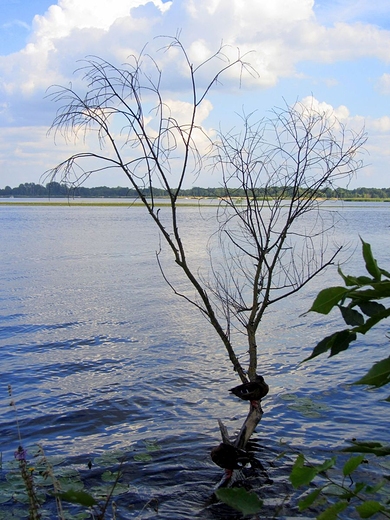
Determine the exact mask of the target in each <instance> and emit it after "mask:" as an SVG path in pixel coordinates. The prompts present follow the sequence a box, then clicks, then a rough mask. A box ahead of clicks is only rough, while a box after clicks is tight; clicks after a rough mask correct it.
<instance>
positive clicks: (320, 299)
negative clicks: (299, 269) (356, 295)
mask: <svg viewBox="0 0 390 520" xmlns="http://www.w3.org/2000/svg"><path fill="white" fill-rule="evenodd" d="M348 292H349V291H348V289H346V288H345V287H328V288H327V289H323V290H322V291H320V292H319V293H318V295H317V297H316V299H315V300H314V303H313V305H312V306H311V308H310V309H309V311H313V312H318V313H320V314H329V312H330V311H331V310H332V309H333V307H334V306H335V305H337V304H339V303H340V302H341V301H342V300H343V299H344V297H345V296H346V294H347V293H348Z"/></svg>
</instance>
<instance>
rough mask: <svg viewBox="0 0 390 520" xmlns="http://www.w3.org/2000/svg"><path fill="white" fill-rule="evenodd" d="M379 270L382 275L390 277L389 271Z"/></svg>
mask: <svg viewBox="0 0 390 520" xmlns="http://www.w3.org/2000/svg"><path fill="white" fill-rule="evenodd" d="M380 272H381V273H382V274H383V276H386V278H390V273H389V271H385V270H384V269H380Z"/></svg>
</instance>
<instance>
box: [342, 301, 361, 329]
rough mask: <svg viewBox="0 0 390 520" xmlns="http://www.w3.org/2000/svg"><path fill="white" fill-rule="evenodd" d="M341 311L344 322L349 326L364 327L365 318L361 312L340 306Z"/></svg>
mask: <svg viewBox="0 0 390 520" xmlns="http://www.w3.org/2000/svg"><path fill="white" fill-rule="evenodd" d="M339 309H340V311H341V315H342V317H343V320H344V321H345V323H346V324H347V325H351V326H352V327H355V326H356V325H363V323H364V318H363V316H362V315H361V314H360V312H359V311H356V310H355V309H351V308H350V307H344V306H342V305H339Z"/></svg>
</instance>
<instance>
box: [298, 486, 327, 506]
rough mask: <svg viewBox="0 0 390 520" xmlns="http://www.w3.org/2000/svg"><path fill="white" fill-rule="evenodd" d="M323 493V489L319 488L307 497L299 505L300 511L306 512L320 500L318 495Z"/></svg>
mask: <svg viewBox="0 0 390 520" xmlns="http://www.w3.org/2000/svg"><path fill="white" fill-rule="evenodd" d="M321 491H322V489H321V488H317V489H315V490H314V491H312V492H311V493H309V494H308V495H306V496H305V498H303V499H302V500H300V501H299V503H298V507H299V511H304V510H305V509H307V508H308V507H310V506H312V505H313V504H314V502H315V501H316V499H317V498H318V495H319V494H320V493H321Z"/></svg>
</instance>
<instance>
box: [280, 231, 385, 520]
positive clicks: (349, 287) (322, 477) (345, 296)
mask: <svg viewBox="0 0 390 520" xmlns="http://www.w3.org/2000/svg"><path fill="white" fill-rule="evenodd" d="M361 242H362V256H363V260H364V263H365V268H366V271H367V274H368V276H367V275H364V276H350V275H346V274H344V273H343V272H342V270H341V269H340V267H339V269H338V272H339V274H340V276H341V277H342V279H343V281H344V284H345V287H342V286H335V287H328V288H326V289H323V290H322V291H321V292H320V293H319V294H318V295H317V297H316V299H315V301H314V303H313V305H312V307H311V308H310V311H314V312H318V313H320V314H324V315H325V314H328V313H329V312H331V311H332V309H333V308H335V307H337V308H338V309H339V310H340V312H341V316H342V318H343V320H344V322H345V324H346V325H347V326H348V327H347V328H345V329H343V330H341V331H337V332H334V333H333V334H331V335H330V336H327V337H326V338H324V339H323V340H321V341H320V342H319V343H318V344H317V345H316V347H315V348H314V349H313V352H312V353H311V355H310V356H309V357H308V358H307V359H305V361H307V360H309V359H313V358H315V357H317V356H319V355H320V354H323V353H325V352H329V355H330V356H334V355H337V354H339V353H340V352H342V351H343V350H346V349H348V348H349V346H350V344H351V343H352V342H353V341H355V340H356V339H357V337H358V335H359V334H363V335H364V334H366V333H367V332H368V331H369V330H370V329H371V328H372V327H373V326H374V325H376V324H377V323H379V322H380V321H382V320H384V319H386V318H388V317H389V316H390V308H389V307H387V306H386V298H389V297H390V274H389V272H388V271H386V270H384V269H382V268H381V267H379V265H378V262H377V260H376V259H375V257H374V255H373V253H372V250H371V246H370V244H368V243H367V242H364V240H361ZM388 383H390V357H388V358H386V359H383V360H381V361H378V362H377V363H375V364H374V365H373V366H372V368H371V369H370V370H369V371H368V372H367V374H366V375H364V376H363V377H361V378H360V379H359V380H358V381H356V382H355V383H354V384H359V385H360V384H364V385H370V386H372V387H381V386H383V385H386V384H388ZM387 400H390V398H388V399H387ZM343 452H344V453H353V455H352V456H351V457H350V458H349V459H348V460H347V461H346V462H345V463H344V465H343V467H342V473H341V474H340V471H338V470H336V469H335V466H333V465H330V464H329V461H325V463H324V464H323V465H313V464H310V463H309V462H308V461H307V460H306V459H305V457H304V456H303V455H298V457H297V460H296V461H295V464H294V467H293V470H292V472H291V475H290V480H291V482H292V484H293V485H294V487H300V486H309V485H313V484H315V485H316V489H315V490H314V491H311V492H309V493H308V494H307V495H306V496H305V497H304V498H302V500H301V501H300V503H299V507H300V509H301V510H304V509H307V508H309V507H313V506H315V507H321V506H323V505H324V504H325V506H326V509H325V510H324V511H322V512H321V514H320V515H319V516H317V519H318V520H333V519H337V518H339V514H340V513H342V512H343V511H344V510H345V509H347V508H349V509H350V510H351V511H353V512H354V517H355V516H356V514H358V515H359V517H360V518H371V517H373V516H374V515H377V514H378V513H379V514H380V515H381V518H390V507H389V504H390V500H389V496H390V489H389V482H390V477H389V476H386V475H383V478H382V480H380V481H379V482H377V483H372V482H364V481H362V480H361V479H360V477H361V474H362V473H363V472H361V471H359V469H360V468H361V465H362V464H365V463H366V462H367V461H366V457H367V456H371V457H372V456H375V457H385V456H388V455H390V445H384V444H382V443H380V442H376V441H370V442H365V441H363V442H361V441H360V442H359V441H352V442H351V445H350V446H349V447H347V448H345V449H344V450H343ZM356 453H358V455H356ZM331 460H332V461H334V464H335V463H336V460H335V459H331ZM326 465H328V467H326ZM329 470H332V474H334V476H332V475H330V472H329ZM356 474H358V479H355V475H356ZM313 481H315V482H313ZM324 499H325V500H324Z"/></svg>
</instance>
